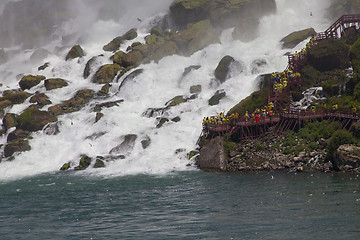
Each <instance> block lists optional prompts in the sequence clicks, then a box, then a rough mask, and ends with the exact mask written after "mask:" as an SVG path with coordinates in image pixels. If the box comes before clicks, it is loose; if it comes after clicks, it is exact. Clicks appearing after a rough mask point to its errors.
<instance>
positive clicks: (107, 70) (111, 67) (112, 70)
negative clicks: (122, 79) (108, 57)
mask: <svg viewBox="0 0 360 240" xmlns="http://www.w3.org/2000/svg"><path fill="white" fill-rule="evenodd" d="M120 70H121V67H120V65H119V64H107V65H104V66H102V67H100V68H99V70H97V71H96V73H95V75H94V77H93V79H92V82H93V83H99V84H104V83H110V82H112V81H113V79H114V78H115V76H116V75H117V73H118V72H119V71H120Z"/></svg>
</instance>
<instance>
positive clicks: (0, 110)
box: [0, 98, 12, 116]
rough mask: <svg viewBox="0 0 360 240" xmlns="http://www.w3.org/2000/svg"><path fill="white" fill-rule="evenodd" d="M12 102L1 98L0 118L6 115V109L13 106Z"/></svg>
mask: <svg viewBox="0 0 360 240" xmlns="http://www.w3.org/2000/svg"><path fill="white" fill-rule="evenodd" d="M11 104H12V103H11V102H10V101H9V100H7V99H5V100H1V98H0V116H2V115H3V114H4V109H5V108H7V107H9V106H11Z"/></svg>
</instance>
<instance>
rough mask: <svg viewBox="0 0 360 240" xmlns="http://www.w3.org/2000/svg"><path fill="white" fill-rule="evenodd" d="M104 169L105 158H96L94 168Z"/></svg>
mask: <svg viewBox="0 0 360 240" xmlns="http://www.w3.org/2000/svg"><path fill="white" fill-rule="evenodd" d="M104 167H105V163H104V158H102V157H96V161H95V164H94V168H104Z"/></svg>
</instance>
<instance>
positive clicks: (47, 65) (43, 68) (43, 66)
mask: <svg viewBox="0 0 360 240" xmlns="http://www.w3.org/2000/svg"><path fill="white" fill-rule="evenodd" d="M49 66H50V63H49V62H46V63H44V64H43V65H41V66H40V67H38V71H43V70H45V69H46V68H48V67H49Z"/></svg>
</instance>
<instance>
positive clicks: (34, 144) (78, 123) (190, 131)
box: [0, 0, 331, 180]
mask: <svg viewBox="0 0 360 240" xmlns="http://www.w3.org/2000/svg"><path fill="white" fill-rule="evenodd" d="M71 2H73V1H71ZM84 2H86V1H80V0H79V1H74V3H77V4H79V6H83V7H84V8H85V10H86V11H81V12H80V14H81V15H79V17H77V18H75V19H71V20H69V21H68V22H64V23H62V24H61V25H59V26H58V29H56V31H55V32H54V34H55V35H56V36H61V35H68V34H72V33H74V32H77V33H78V37H79V38H76V39H77V40H78V41H80V42H81V46H82V47H83V49H84V50H85V52H86V56H85V57H84V58H82V59H80V60H78V59H75V60H71V61H68V62H65V61H64V58H65V55H66V53H67V51H68V50H69V49H70V47H71V44H74V42H72V41H69V43H68V44H66V45H65V46H64V42H63V41H60V40H59V39H60V38H56V37H53V40H52V41H51V42H49V43H48V44H47V45H46V46H45V47H44V48H46V49H47V50H48V51H49V52H50V54H49V55H48V56H47V57H46V58H44V59H41V61H38V62H34V61H30V60H29V59H30V56H31V54H32V53H33V52H34V51H35V50H33V49H31V50H29V49H28V50H21V48H19V47H16V46H12V47H9V48H6V49H5V50H7V51H8V52H10V53H11V58H10V60H9V61H8V62H7V63H6V64H4V65H0V79H2V84H3V86H1V87H0V90H1V91H4V90H8V89H14V88H18V81H19V78H20V76H21V75H19V74H25V75H27V74H34V75H37V74H42V75H45V76H46V77H47V78H51V77H61V78H64V79H66V80H68V81H69V83H70V84H69V86H68V87H65V88H62V89H55V90H52V91H48V92H46V94H47V95H48V96H49V97H50V100H51V101H52V102H53V104H58V103H60V102H61V101H63V100H67V99H69V98H71V97H72V95H73V94H74V93H75V92H76V91H77V90H80V89H84V88H91V89H94V90H96V91H97V90H99V89H100V88H101V85H97V84H93V83H91V82H90V79H91V76H90V77H89V78H88V79H84V78H83V77H82V74H83V69H84V67H85V64H86V62H87V61H88V60H89V59H90V58H92V57H93V56H97V55H99V54H104V57H103V58H102V64H105V63H110V62H111V61H110V60H108V59H109V57H110V56H111V54H110V53H106V52H104V51H103V50H102V47H103V46H104V45H105V44H106V43H108V42H109V41H110V40H111V39H113V38H114V37H116V36H119V35H121V34H123V33H125V32H126V31H127V30H128V29H130V28H131V27H137V28H138V29H139V30H138V31H139V37H138V38H137V39H136V40H134V41H144V36H145V35H146V32H147V31H148V29H147V26H149V23H150V22H151V19H154V18H149V17H151V16H153V15H154V14H155V13H157V12H161V11H166V9H167V8H168V6H169V5H170V3H171V2H172V1H171V0H162V1H159V0H152V1H141V0H138V1H133V2H134V4H128V3H126V4H127V9H126V10H127V11H126V12H125V13H124V14H122V15H121V14H120V15H118V16H117V18H118V19H116V17H115V18H114V17H113V18H111V19H104V18H100V17H99V15H96V14H95V13H98V11H99V9H100V7H99V6H104V5H103V4H100V3H99V2H106V1H94V2H98V4H94V6H93V7H91V6H89V5H81V4H83V3H84ZM118 2H125V1H118ZM126 2H127V1H126ZM154 3H156V4H154ZM276 3H277V8H278V13H277V14H274V15H271V16H267V17H264V18H263V19H262V20H261V24H260V32H261V36H260V37H259V38H257V39H255V40H254V41H251V42H249V43H244V42H241V41H234V40H233V39H232V37H231V30H232V29H227V30H224V31H223V33H222V36H221V44H213V45H210V46H208V47H206V48H205V49H203V50H201V51H198V52H196V53H194V54H193V55H192V56H191V57H181V56H169V57H165V58H163V59H162V60H160V61H159V63H154V62H152V63H150V64H145V65H141V66H139V67H138V68H141V69H144V71H143V73H142V74H140V75H139V76H137V77H136V78H135V79H134V81H133V82H129V83H128V84H126V85H125V86H124V88H122V89H121V91H120V92H119V91H118V87H119V83H114V84H113V86H112V88H111V97H110V98H109V99H106V100H93V101H92V102H91V103H90V104H89V105H88V106H87V107H85V108H84V109H82V110H81V111H79V112H76V113H72V114H66V115H62V116H60V117H59V123H60V124H59V128H60V133H59V134H58V135H52V136H50V135H46V134H44V133H43V132H41V131H39V132H37V133H34V134H32V137H33V139H32V140H31V141H30V145H31V148H32V150H31V151H29V152H24V153H21V154H19V155H17V156H16V158H15V159H14V160H12V161H3V162H2V163H1V164H0V180H6V179H15V178H19V177H24V176H31V175H35V174H41V173H45V172H53V171H58V170H59V168H60V167H61V166H62V164H64V163H65V162H69V161H71V162H73V163H74V165H76V163H78V161H79V159H80V155H81V154H87V155H88V156H90V157H96V156H99V155H102V156H108V155H109V152H110V150H111V149H113V148H114V147H116V146H118V145H119V144H120V143H121V142H122V141H123V139H124V136H125V135H127V134H136V135H137V139H136V142H135V145H134V149H133V150H132V151H131V152H129V153H126V154H125V155H126V159H118V160H114V161H110V162H107V163H106V165H107V166H106V168H104V169H100V170H99V169H98V170H95V169H88V170H86V171H85V173H86V174H99V175H104V176H113V175H115V176H117V175H126V174H142V173H149V174H159V173H168V172H171V171H182V170H187V169H189V168H190V169H191V167H188V166H187V165H188V164H189V163H191V162H190V161H189V160H188V159H187V157H186V154H187V153H188V152H189V151H191V150H193V149H195V148H196V141H197V139H198V137H199V134H200V132H201V122H202V118H203V117H204V116H209V115H214V114H216V113H218V112H222V111H227V110H229V109H230V108H231V107H232V106H234V105H235V104H236V103H238V102H239V101H240V100H241V99H243V98H244V97H246V96H248V95H249V94H250V93H251V92H253V91H254V90H256V87H257V86H256V83H257V82H256V78H257V77H258V76H259V75H260V74H264V73H269V72H273V71H282V70H283V69H284V68H285V67H286V65H287V57H286V56H284V54H285V53H286V52H288V51H289V49H284V50H283V49H281V45H280V39H281V38H283V37H284V36H286V35H287V34H289V33H291V32H293V31H297V30H301V29H304V28H308V27H314V28H315V30H316V31H323V30H325V29H326V28H327V27H328V26H329V25H330V24H331V23H330V22H329V21H327V20H324V18H323V13H324V9H325V8H326V7H327V6H328V5H329V0H322V1H312V0H301V1H300V0H277V1H276ZM138 4H141V6H142V8H138V6H139V5H138ZM2 8H3V6H2V5H0V10H1V9H2ZM83 10H84V9H83ZM310 12H312V16H310ZM87 13H91V14H93V15H92V17H88V15H90V14H87ZM93 16H97V18H94V17H93ZM137 18H140V19H141V20H142V21H141V22H140V21H139V20H137ZM84 26H86V27H84ZM80 30H81V31H80ZM79 31H80V32H79ZM305 44H306V42H303V43H301V44H299V46H297V48H296V49H294V50H292V51H295V50H297V49H301V48H302V47H303V46H304V45H305ZM0 47H1V46H0ZM122 47H123V48H124V50H125V49H126V47H127V45H125V44H124V45H122ZM225 55H231V56H232V57H234V58H235V59H236V60H237V61H239V62H241V63H242V64H243V65H244V66H245V69H244V71H243V72H241V73H236V69H235V71H234V74H232V77H231V78H230V79H228V80H227V81H226V82H225V83H223V84H221V85H217V84H214V81H213V79H214V69H215V68H216V66H217V64H218V62H219V61H220V59H221V58H222V57H223V56H225ZM255 60H264V61H265V62H266V65H264V66H262V67H261V68H257V69H255V70H254V69H253V62H254V61H255ZM44 62H49V63H50V67H49V68H47V69H45V70H44V71H42V72H38V70H37V68H38V66H40V65H41V64H42V63H44ZM191 65H201V68H200V69H198V70H194V71H192V72H190V73H189V74H188V75H187V76H186V77H184V78H182V74H183V72H184V68H186V67H189V66H191ZM120 82H121V81H120ZM197 84H201V85H202V92H201V93H200V94H199V95H198V98H196V99H194V100H190V101H188V102H186V103H183V104H180V105H178V106H175V107H173V108H171V109H170V110H169V111H167V112H166V113H165V114H164V116H165V117H167V118H169V119H172V118H174V117H177V116H179V117H180V118H181V121H180V122H177V123H175V122H169V123H165V124H164V126H163V127H162V128H159V129H158V128H156V124H157V120H156V118H147V117H145V116H143V113H144V112H145V111H146V110H147V109H148V108H161V107H164V106H165V103H166V102H167V101H169V100H170V99H172V98H173V97H175V96H178V95H185V96H190V92H189V88H190V86H192V85H197ZM220 89H224V90H225V92H226V98H224V99H222V100H221V102H220V104H219V105H217V106H209V105H208V100H209V98H210V97H211V96H212V95H213V94H214V93H215V92H216V91H217V90H220ZM36 91H42V92H44V91H45V89H44V87H43V86H42V85H41V86H40V85H39V86H37V87H34V88H32V89H31V90H30V92H31V93H34V92H36ZM119 99H124V102H123V103H121V104H119V106H117V107H112V108H108V109H103V110H102V113H104V117H103V118H102V119H101V120H100V121H99V122H97V123H95V124H94V122H95V113H94V112H93V111H92V106H93V105H94V104H96V103H101V102H107V101H114V100H119ZM29 105H30V104H29V103H28V102H27V103H25V104H22V105H15V106H14V107H13V108H12V109H10V110H9V111H10V112H12V113H17V114H18V113H21V111H23V110H24V109H25V108H26V107H28V106H29ZM47 107H48V106H46V107H45V108H44V109H47ZM96 134H98V135H99V137H98V138H95V137H92V138H91V137H90V138H89V136H94V135H96ZM146 137H149V138H150V139H151V144H150V146H149V147H148V148H146V149H143V148H142V145H141V141H142V140H144V139H145V138H146ZM5 142H6V136H3V137H2V138H1V140H0V144H5ZM179 149H181V151H179Z"/></svg>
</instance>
